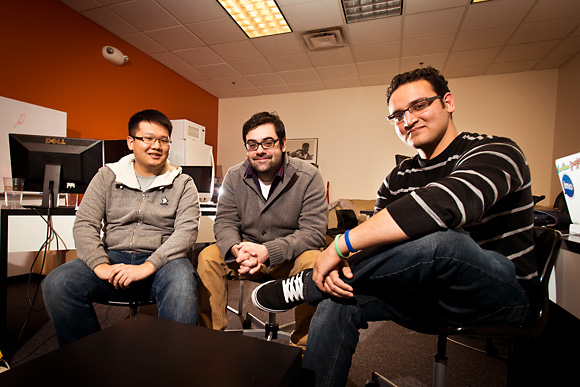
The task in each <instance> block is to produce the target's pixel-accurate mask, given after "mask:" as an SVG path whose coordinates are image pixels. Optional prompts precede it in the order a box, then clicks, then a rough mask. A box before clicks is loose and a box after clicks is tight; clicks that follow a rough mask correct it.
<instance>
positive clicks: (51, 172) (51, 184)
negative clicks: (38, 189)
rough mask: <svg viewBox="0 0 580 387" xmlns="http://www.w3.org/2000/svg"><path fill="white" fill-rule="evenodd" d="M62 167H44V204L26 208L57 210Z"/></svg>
mask: <svg viewBox="0 0 580 387" xmlns="http://www.w3.org/2000/svg"><path fill="white" fill-rule="evenodd" d="M60 169H61V166H60V165H54V164H46V166H45V167H44V185H43V187H42V204H41V205H40V206H24V207H25V208H57V207H58V187H59V185H60Z"/></svg>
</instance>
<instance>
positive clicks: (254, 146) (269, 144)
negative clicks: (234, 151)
mask: <svg viewBox="0 0 580 387" xmlns="http://www.w3.org/2000/svg"><path fill="white" fill-rule="evenodd" d="M278 141H280V139H279V138H277V139H275V140H274V139H273V138H267V139H265V140H264V141H262V142H257V141H248V142H246V144H245V145H246V149H247V150H249V151H257V150H258V147H259V146H260V145H261V146H262V149H272V148H274V145H276V143H277V142H278Z"/></svg>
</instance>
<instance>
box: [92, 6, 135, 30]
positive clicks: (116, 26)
mask: <svg viewBox="0 0 580 387" xmlns="http://www.w3.org/2000/svg"><path fill="white" fill-rule="evenodd" d="M82 14H83V15H84V16H86V17H88V18H89V19H91V20H92V21H94V22H95V23H97V24H98V25H100V26H101V27H103V28H105V29H106V30H108V31H110V32H112V33H113V34H115V35H118V36H122V35H126V34H133V33H136V32H139V30H138V29H137V28H135V27H133V26H132V25H131V24H129V23H127V21H125V20H123V19H122V18H120V17H119V16H117V15H115V14H114V13H113V12H111V11H110V10H108V9H106V8H97V9H92V10H89V11H85V12H82Z"/></svg>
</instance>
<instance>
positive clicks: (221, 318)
mask: <svg viewBox="0 0 580 387" xmlns="http://www.w3.org/2000/svg"><path fill="white" fill-rule="evenodd" d="M318 254H320V250H308V251H305V252H304V253H302V254H301V255H299V256H298V257H297V258H296V259H295V260H294V261H289V262H285V263H282V264H280V265H278V266H276V267H273V268H272V269H268V268H267V267H262V269H261V270H260V272H259V273H256V274H254V275H252V276H239V275H238V272H237V264H236V263H235V262H234V263H233V265H231V267H230V266H228V264H226V263H225V262H224V259H223V258H222V256H221V253H220V251H219V249H218V247H217V245H216V244H213V245H210V246H208V247H206V248H205V249H203V250H202V251H201V253H199V257H198V264H197V273H198V274H199V276H200V278H201V282H202V283H201V284H200V286H199V325H200V326H203V327H206V328H211V329H215V330H224V329H226V327H227V325H228V317H227V313H226V309H227V303H228V290H227V281H228V280H240V279H248V280H252V281H257V280H261V279H264V278H266V279H267V278H268V277H271V278H273V279H280V278H286V277H289V276H293V275H294V274H298V273H299V272H301V271H303V270H305V269H310V268H312V267H314V261H315V260H316V257H317V256H318ZM315 311H316V308H315V307H313V306H310V305H308V304H306V303H304V304H302V305H300V306H298V307H296V309H295V310H294V315H295V319H296V320H295V321H296V329H295V330H294V332H293V333H292V337H291V342H292V344H294V345H296V346H298V347H302V348H306V340H307V338H308V327H309V325H310V320H311V319H312V316H313V315H314V312H315Z"/></svg>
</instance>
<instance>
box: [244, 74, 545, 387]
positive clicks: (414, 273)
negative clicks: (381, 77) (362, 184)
mask: <svg viewBox="0 0 580 387" xmlns="http://www.w3.org/2000/svg"><path fill="white" fill-rule="evenodd" d="M387 103H388V107H389V112H390V113H391V115H390V116H389V117H388V118H389V121H391V123H393V125H394V126H395V130H396V132H397V134H398V136H399V137H400V138H401V140H402V141H403V142H404V143H406V144H407V145H409V146H411V147H413V148H415V149H416V150H417V155H416V156H415V157H413V158H409V159H406V160H404V161H403V162H402V163H401V164H399V165H398V166H397V167H395V169H394V170H393V171H392V172H391V173H390V174H389V175H388V176H387V177H386V178H385V180H384V181H383V183H382V185H381V186H380V188H379V191H378V198H377V202H376V207H375V214H374V215H373V216H372V217H371V218H370V219H369V220H368V221H366V222H364V223H362V224H361V225H359V226H358V227H356V228H354V229H352V230H349V231H348V232H346V233H345V235H341V236H338V237H337V238H336V239H335V243H334V244H333V245H331V246H330V247H329V248H328V249H326V250H325V251H324V252H322V253H321V254H320V255H319V256H318V258H317V260H316V263H315V266H314V269H313V270H312V271H306V272H302V273H300V274H298V275H296V276H294V277H291V278H289V279H286V280H278V281H271V282H269V283H265V284H263V285H261V286H260V287H259V288H256V290H255V291H254V292H253V294H252V300H253V301H254V303H255V304H256V306H258V307H260V308H261V309H263V310H267V311H275V312H277V311H283V310H286V309H288V308H290V307H293V306H295V305H296V304H298V303H301V302H304V301H307V302H309V303H311V304H317V305H318V306H317V311H316V314H315V315H314V318H313V319H312V323H311V325H310V331H309V339H308V345H307V348H306V353H305V356H304V362H303V365H304V367H305V368H307V369H311V370H313V371H314V373H315V378H316V385H318V386H344V385H345V384H346V380H347V377H348V372H349V369H350V365H351V358H352V355H353V353H354V351H355V349H356V345H357V343H358V330H359V329H360V328H364V327H366V326H367V322H368V321H379V320H393V321H396V322H401V323H405V322H413V323H416V324H422V325H424V326H460V325H464V324H477V323H490V322H495V321H508V322H512V323H514V324H520V323H522V322H525V320H526V318H527V317H528V316H529V314H530V313H529V312H530V311H529V308H530V301H529V298H528V296H527V293H526V291H528V294H531V293H532V289H533V288H534V287H535V285H536V284H537V278H536V277H537V269H536V267H535V259H534V242H533V230H532V226H533V199H532V193H531V183H530V170H529V167H528V164H527V162H526V160H525V157H524V155H523V153H522V151H521V150H520V149H519V147H518V146H517V145H516V144H515V143H514V142H513V141H511V140H509V139H507V138H501V137H494V136H488V135H480V134H475V133H466V132H459V131H458V130H457V129H456V128H455V125H454V123H453V119H452V113H453V112H454V110H455V101H454V97H453V95H452V94H451V93H450V91H449V88H448V86H447V81H446V80H445V78H444V77H443V76H442V75H440V74H439V72H438V71H437V70H435V69H433V68H431V67H427V68H421V69H417V70H414V71H411V72H408V73H404V74H399V75H397V76H396V77H395V78H393V80H392V82H391V85H390V86H389V88H388V89H387ZM354 252H358V253H357V254H354V255H352V256H350V257H349V254H350V253H354Z"/></svg>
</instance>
